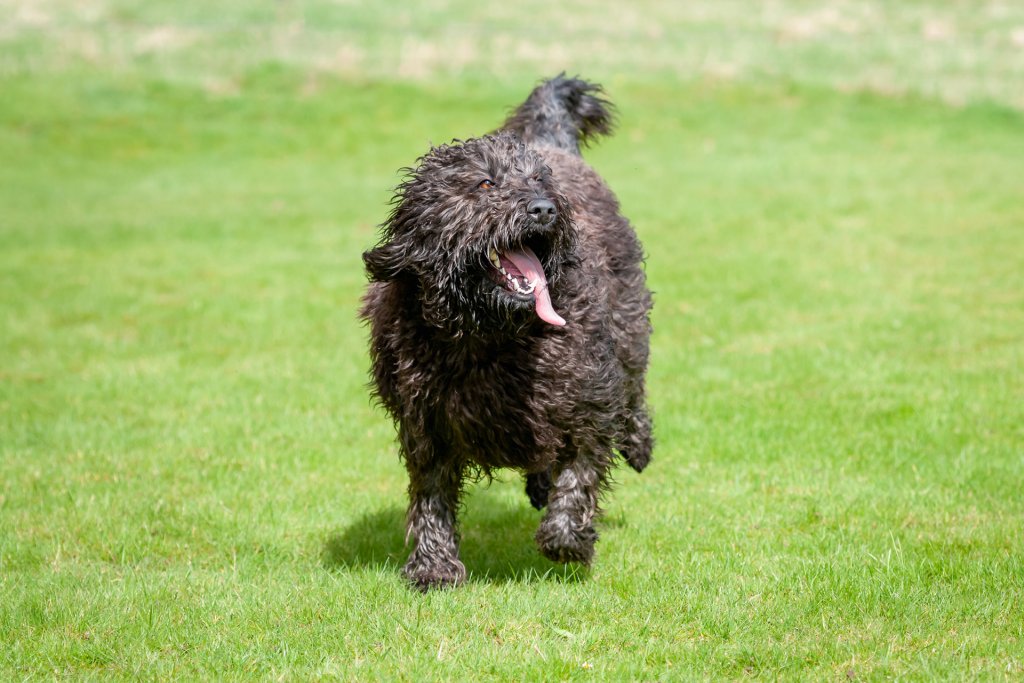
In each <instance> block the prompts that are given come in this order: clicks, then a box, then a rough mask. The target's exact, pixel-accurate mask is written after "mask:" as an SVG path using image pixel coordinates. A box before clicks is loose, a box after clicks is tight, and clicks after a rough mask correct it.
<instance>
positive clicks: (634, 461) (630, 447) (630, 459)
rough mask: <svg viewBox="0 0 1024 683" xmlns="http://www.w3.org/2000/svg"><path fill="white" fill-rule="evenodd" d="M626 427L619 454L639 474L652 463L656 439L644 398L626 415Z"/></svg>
mask: <svg viewBox="0 0 1024 683" xmlns="http://www.w3.org/2000/svg"><path fill="white" fill-rule="evenodd" d="M641 391H642V389H641ZM624 427H625V429H624V431H625V435H624V438H623V440H622V444H621V445H620V447H619V452H620V453H622V457H623V458H625V459H626V462H627V463H628V464H629V466H630V467H632V468H633V469H634V470H636V471H637V472H643V471H644V468H645V467H647V465H649V464H650V462H651V450H652V449H653V448H654V438H653V437H652V436H651V417H650V415H649V414H648V413H647V406H645V405H644V402H643V399H642V398H640V399H639V400H638V401H637V402H636V404H635V405H634V406H633V407H632V409H631V410H630V411H629V413H628V414H627V415H626V417H625V425H624Z"/></svg>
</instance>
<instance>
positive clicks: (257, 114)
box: [0, 0, 1024, 680]
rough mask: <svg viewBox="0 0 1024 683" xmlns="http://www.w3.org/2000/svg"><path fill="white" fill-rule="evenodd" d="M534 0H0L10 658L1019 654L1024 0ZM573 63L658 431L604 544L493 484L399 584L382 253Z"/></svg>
mask: <svg viewBox="0 0 1024 683" xmlns="http://www.w3.org/2000/svg"><path fill="white" fill-rule="evenodd" d="M526 5H530V6H529V7H527V6H526ZM526 5H524V7H526V8H525V9H518V8H519V6H518V5H516V6H515V7H516V8H515V9H514V8H513V6H512V5H508V6H506V7H499V6H497V5H495V6H480V5H479V4H471V3H448V2H429V3H422V4H421V5H419V6H417V7H416V8H412V7H410V8H401V7H388V6H385V5H380V6H379V7H378V6H376V5H373V4H367V5H366V6H363V7H354V6H349V5H348V4H346V3H328V2H310V3H305V4H302V5H295V4H289V3H273V4H271V3H241V2H229V3H223V6H222V7H219V8H218V10H217V12H214V10H213V8H212V7H211V6H209V5H208V4H206V3H200V2H196V1H195V0H187V1H186V2H181V3H175V4H166V5H161V4H160V3H142V2H139V1H138V0H96V1H95V2H90V3H75V2H71V0H48V1H47V2H40V3H33V2H27V1H22V0H13V1H8V2H0V680H23V679H51V678H76V679H77V678H85V679H90V678H97V679H98V678H104V679H107V678H114V679H135V678H143V679H157V680H190V679H232V680H234V679H251V678H258V679H285V680H310V679H333V678H343V679H352V680H363V679H401V680H423V679H466V680H539V679H544V680H565V679H586V680H590V679H598V680H616V679H621V680H629V679H633V680H654V679H664V680H677V679H690V678H700V679H704V678H711V679H720V678H729V679H733V678H745V677H755V676H757V677H765V678H769V679H775V678H785V679H812V680H820V679H840V680H847V679H864V678H866V679H889V678H910V679H923V680H931V679H936V678H940V679H951V680H961V679H964V678H984V679H991V678H997V679H998V678H1010V679H1019V678H1020V677H1021V676H1022V675H1024V495H1022V494H1021V491H1022V489H1024V100H1022V99H1021V93H1024V9H1022V8H1020V7H1019V6H1017V5H1013V4H1008V3H995V2H991V3H989V2H982V3H977V4H976V6H975V5H971V6H970V7H968V6H967V5H966V4H965V3H956V2H933V3H924V2H906V3H886V2H882V1H881V0H878V1H876V2H865V3H859V4H849V3H843V2H838V1H830V2H826V3H805V2H797V1H796V0H783V1H781V2H777V3H770V4H764V5H762V4H761V3H754V2H752V1H750V0H735V1H730V2H722V3H706V4H705V5H704V6H701V5H696V6H694V7H687V8H673V7H672V6H663V5H661V4H657V3H653V2H641V3H636V4H633V5H630V6H629V7H628V8H623V7H621V6H620V4H619V3H608V7H607V9H604V10H601V9H596V10H595V9H594V8H593V5H592V4H583V3H578V4H573V3H567V4H565V5H564V6H561V7H557V8H556V7H551V6H549V5H550V3H526ZM533 5H536V6H533ZM666 5H667V4H666ZM615 11H621V12H622V15H621V16H616V17H614V21H613V20H612V14H613V12H615ZM562 69H567V70H568V71H569V72H570V73H580V74H582V75H583V76H585V77H589V78H592V79H594V80H599V81H601V82H603V83H604V84H605V85H606V87H607V90H608V93H609V96H610V97H611V98H612V99H613V100H614V101H615V102H616V104H617V105H618V112H619V127H618V131H617V134H616V135H615V136H614V137H613V138H610V139H607V140H604V141H602V142H601V143H600V144H599V145H598V146H596V147H594V148H593V149H591V150H588V152H587V157H588V159H589V160H590V161H591V162H592V163H593V164H594V165H595V167H596V168H598V170H600V172H601V173H602V174H603V175H604V176H605V177H606V178H607V180H608V181H609V183H610V184H611V186H612V187H613V188H614V189H615V191H616V192H617V194H618V196H619V198H620V200H621V202H622V205H623V208H624V211H625V213H626V214H627V215H628V216H630V218H631V219H632V220H633V222H634V224H635V226H636V227H637V231H638V232H639V234H640V236H641V238H642V239H643V241H644V243H645V246H646V249H647V251H648V253H649V258H648V263H647V271H648V276H649V281H650V285H651V287H652V289H654V290H655V292H656V294H655V312H654V328H655V334H654V337H653V340H652V343H653V349H652V362H651V368H650V374H649V389H650V403H651V405H652V408H653V411H654V414H655V422H656V436H657V439H658V444H657V447H656V450H655V461H654V463H653V464H652V465H651V467H650V468H649V469H648V470H647V471H645V472H644V473H643V474H642V475H636V474H634V473H633V472H632V471H630V470H628V469H626V468H622V469H620V470H619V471H618V475H617V477H616V478H617V486H616V488H615V490H614V491H613V492H612V493H611V494H610V495H608V496H607V497H606V499H605V503H604V507H605V509H606V514H605V516H604V518H603V521H602V523H601V525H600V528H599V530H600V533H601V540H600V542H599V544H598V550H597V558H596V560H595V562H594V564H593V566H592V568H590V569H589V570H585V569H580V568H574V567H568V568H565V567H560V566H557V565H554V564H551V563H549V562H547V561H546V560H545V559H543V558H542V557H541V556H540V555H539V554H538V553H537V552H536V550H535V548H534V546H533V540H532V535H533V531H534V529H535V528H536V525H537V523H538V522H539V513H537V512H536V511H534V510H533V509H532V508H531V507H530V506H529V504H528V502H527V499H526V497H525V495H524V494H523V492H522V490H521V489H522V487H521V482H520V480H519V478H518V476H516V475H515V474H513V473H505V474H503V475H501V476H500V477H499V478H498V479H497V480H496V481H494V482H493V483H490V484H489V485H488V484H487V483H486V482H481V483H479V484H477V485H475V486H474V487H472V488H471V490H470V493H469V495H468V499H467V502H466V508H465V511H464V513H463V515H462V531H463V559H464V560H465V562H466V565H467V568H468V569H469V571H470V579H469V581H468V583H467V585H465V586H464V587H462V588H460V589H458V590H455V591H442V592H435V593H431V594H427V595H421V594H418V593H415V592H413V591H411V590H409V589H408V588H407V587H406V586H405V585H404V584H403V582H402V580H401V578H400V576H399V573H398V569H399V567H400V565H401V564H402V563H403V562H404V559H405V555H406V553H407V552H408V548H407V547H406V546H405V545H404V530H403V516H404V502H405V475H404V471H403V469H402V466H401V464H400V462H399V460H398V457H397V452H396V448H395V443H394V430H393V428H392V425H391V424H390V422H389V421H388V419H387V417H386V416H385V415H384V413H383V412H382V411H381V410H379V409H377V408H375V407H374V406H373V405H372V404H371V402H370V400H369V395H368V392H367V390H366V386H365V385H366V381H367V379H368V378H367V369H368V359H367V354H366V350H365V346H366V331H365V329H364V328H362V327H361V326H360V325H359V323H358V321H357V319H356V309H357V306H358V300H359V297H360V295H361V291H362V288H363V286H364V283H365V276H364V274H363V271H362V263H361V259H360V254H361V252H362V250H363V249H365V248H367V247H368V246H370V245H371V244H373V242H374V240H375V233H376V227H375V226H376V225H377V224H378V223H380V222H381V221H382V220H383V218H384V217H385V215H386V213H387V202H388V200H389V197H390V193H391V189H392V188H393V187H394V185H395V184H396V183H397V182H398V180H399V177H400V176H399V174H398V171H397V169H399V168H400V167H402V166H406V165H409V164H410V163H411V162H413V161H414V160H415V158H416V157H417V156H419V155H420V154H422V153H424V152H425V151H426V150H427V148H428V146H429V144H430V143H431V142H434V143H440V142H446V141H448V140H450V139H451V138H453V137H467V136H470V135H474V134H480V133H484V132H486V131H488V130H490V129H492V128H493V127H494V126H495V125H497V124H498V123H499V122H500V121H501V119H502V118H503V116H504V115H505V114H506V113H507V111H508V109H509V107H511V106H512V105H514V104H516V103H517V102H518V101H520V100H521V99H522V98H523V97H524V96H525V95H526V93H527V92H528V91H529V88H530V87H531V86H532V85H533V84H534V83H535V82H536V81H537V80H538V79H539V78H541V77H543V76H546V75H552V74H554V73H557V72H558V71H560V70H562Z"/></svg>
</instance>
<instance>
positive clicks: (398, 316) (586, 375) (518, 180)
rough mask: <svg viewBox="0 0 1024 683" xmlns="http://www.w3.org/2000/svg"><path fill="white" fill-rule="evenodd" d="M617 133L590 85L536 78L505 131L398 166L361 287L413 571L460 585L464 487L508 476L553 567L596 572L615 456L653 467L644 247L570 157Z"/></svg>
mask: <svg viewBox="0 0 1024 683" xmlns="http://www.w3.org/2000/svg"><path fill="white" fill-rule="evenodd" d="M610 130H611V113H610V105H609V103H608V102H607V101H606V100H604V99H603V98H602V97H601V89H600V87H599V86H596V85H592V84H590V83H587V82H585V81H581V80H578V79H570V78H566V77H565V76H564V74H563V75H561V76H558V77H556V78H554V79H552V80H549V81H547V82H545V83H542V84H541V85H540V86H538V87H537V88H536V89H535V90H534V91H533V92H532V93H531V94H530V96H529V98H528V99H527V100H526V102H525V103H523V104H522V105H521V106H520V107H519V108H518V109H517V110H516V111H515V112H514V113H513V114H512V116H511V117H509V119H508V120H507V121H506V122H505V124H504V126H502V128H501V129H499V130H498V131H497V132H495V133H493V134H490V135H485V136H483V137H480V138H475V139H471V140H466V141H465V142H462V141H458V140H456V141H454V142H453V143H452V144H451V145H441V146H439V147H435V148H433V149H431V150H430V151H429V152H428V153H427V154H426V156H424V157H422V158H420V159H419V161H418V166H417V167H416V168H415V169H406V171H407V172H408V175H407V178H406V180H405V181H404V182H403V183H402V184H401V185H400V186H399V187H398V189H397V190H396V193H395V197H394V201H393V204H394V209H393V211H392V213H391V215H390V217H389V219H388V221H387V222H386V223H385V224H384V225H383V226H382V234H381V240H380V243H379V244H378V246H377V247H376V248H374V249H372V250H370V251H367V252H366V253H365V254H363V260H364V262H365V264H366V269H367V271H368V273H369V276H370V280H371V284H370V286H369V289H368V291H367V293H366V296H365V298H364V301H363V304H364V305H363V309H362V311H361V315H362V317H363V318H364V319H365V320H367V321H368V322H369V323H370V329H371V346H370V354H371V358H372V361H373V385H374V389H375V391H376V394H377V396H378V397H379V399H380V402H381V403H382V404H383V405H384V407H385V408H386V409H387V411H388V412H389V413H390V414H391V416H392V417H393V418H394V420H395V423H396V425H397V429H398V435H399V442H400V447H401V453H402V456H403V460H404V462H405V466H406V468H407V470H408V472H409V512H408V522H407V536H406V538H408V537H409V536H412V537H413V538H414V539H415V548H414V549H413V551H412V554H411V555H410V557H409V560H408V562H407V563H406V565H405V568H404V569H403V574H404V575H405V577H406V578H407V579H408V580H409V581H410V582H412V584H413V585H415V586H416V587H418V588H420V589H422V590H426V589H428V588H431V587H437V586H450V585H455V584H459V583H461V582H462V581H464V580H465V578H466V568H465V566H464V565H463V564H462V562H461V561H460V560H459V534H458V531H457V523H456V513H457V511H458V508H459V495H460V492H461V490H462V486H463V479H464V477H466V476H467V475H472V474H479V473H481V472H483V473H490V471H491V470H492V469H493V468H499V467H514V468H517V469H519V470H521V471H523V472H524V473H525V474H526V491H527V494H528V495H529V498H530V502H531V503H532V504H533V505H534V507H536V508H538V509H541V508H543V507H545V506H547V514H546V515H545V517H544V519H543V521H541V523H540V528H539V530H538V531H537V534H536V541H537V545H538V547H539V548H540V551H541V552H542V553H543V554H544V555H545V556H546V557H548V558H550V559H551V560H554V561H556V562H581V563H584V564H589V563H590V561H591V558H592V557H593V554H594V542H595V541H596V540H597V532H596V531H595V529H594V519H595V516H596V515H597V514H598V512H599V508H598V496H599V494H600V492H601V491H602V489H603V488H604V487H606V486H607V484H608V472H609V469H610V467H611V465H612V464H613V461H614V457H615V451H618V453H619V454H620V455H621V456H622V457H623V458H624V459H625V460H626V462H628V463H629V465H630V466H632V467H633V469H635V470H637V471H640V470H642V469H643V468H644V467H645V466H646V465H647V463H648V462H649V461H650V457H651V446H652V441H651V421H650V418H649V417H648V413H647V408H646V405H645V400H644V373H645V371H646V367H647V355H648V350H647V349H648V337H649V336H650V332H651V325H650V320H649V312H650V309H651V294H650V292H649V291H648V289H647V287H646V284H645V277H644V271H643V268H642V261H643V253H642V251H641V247H640V243H639V241H638V240H637V237H636V234H635V233H634V232H633V229H632V227H631V226H630V224H629V222H628V221H627V220H626V219H625V218H624V217H623V216H622V215H621V214H620V213H619V205H618V202H617V201H616V199H615V196H614V195H613V194H612V192H611V190H609V189H608V187H607V186H606V185H605V183H604V181H602V180H601V178H600V176H598V174H597V173H596V172H594V170H593V169H591V168H590V167H589V166H588V165H587V164H586V163H585V162H584V161H583V159H582V158H581V156H580V145H581V144H585V143H586V142H587V141H588V140H589V139H591V138H592V137H593V136H594V135H597V134H606V133H609V132H610Z"/></svg>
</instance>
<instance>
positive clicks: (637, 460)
mask: <svg viewBox="0 0 1024 683" xmlns="http://www.w3.org/2000/svg"><path fill="white" fill-rule="evenodd" d="M622 457H623V458H625V459H626V464H627V465H629V466H630V467H632V468H633V469H634V470H636V471H637V472H643V471H644V469H645V468H646V467H647V466H648V465H650V464H651V449H650V448H649V447H648V448H640V449H637V450H636V451H633V450H629V451H623V452H622Z"/></svg>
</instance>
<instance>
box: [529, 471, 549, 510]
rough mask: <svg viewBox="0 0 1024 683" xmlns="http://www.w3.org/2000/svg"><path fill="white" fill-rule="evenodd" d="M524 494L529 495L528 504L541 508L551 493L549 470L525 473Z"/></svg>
mask: <svg viewBox="0 0 1024 683" xmlns="http://www.w3.org/2000/svg"><path fill="white" fill-rule="evenodd" d="M526 495H527V496H529V497H530V505H532V506H533V507H535V508H537V509H538V510H543V509H544V506H545V505H547V504H548V496H550V495H551V470H544V471H543V472H531V473H530V474H527V475H526Z"/></svg>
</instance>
